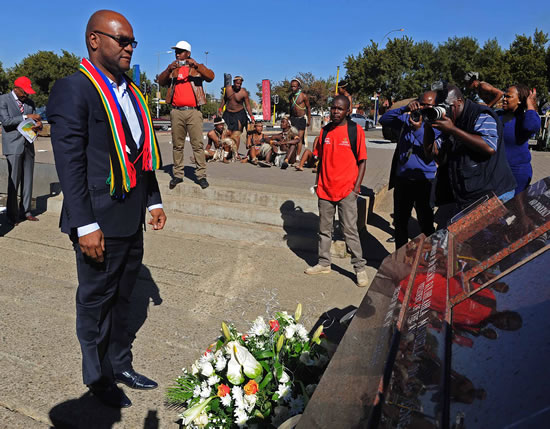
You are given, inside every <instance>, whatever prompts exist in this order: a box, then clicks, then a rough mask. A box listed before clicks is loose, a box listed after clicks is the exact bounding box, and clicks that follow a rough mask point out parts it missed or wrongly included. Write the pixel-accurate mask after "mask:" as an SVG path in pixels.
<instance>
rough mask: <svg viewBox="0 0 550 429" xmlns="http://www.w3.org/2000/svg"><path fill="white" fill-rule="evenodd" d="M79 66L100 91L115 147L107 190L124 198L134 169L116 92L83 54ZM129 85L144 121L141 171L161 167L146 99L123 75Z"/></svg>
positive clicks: (133, 179) (111, 157) (112, 152)
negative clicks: (127, 147)
mask: <svg viewBox="0 0 550 429" xmlns="http://www.w3.org/2000/svg"><path fill="white" fill-rule="evenodd" d="M79 70H80V71H81V72H82V73H84V75H85V76H86V77H87V78H88V79H90V81H91V82H92V84H93V85H94V87H95V88H96V89H97V92H98V93H99V97H100V98H101V102H102V103H103V107H104V109H105V112H106V113H107V118H108V120H109V125H110V126H111V133H112V137H113V140H112V141H113V145H114V150H113V148H111V150H110V164H111V166H110V174H109V178H108V179H107V183H108V184H109V186H110V193H111V195H112V196H114V197H117V198H124V195H125V194H127V193H128V192H130V190H131V189H132V188H133V187H135V186H136V169H135V167H134V164H133V163H132V162H131V161H130V160H129V159H128V153H127V152H126V135H125V134H124V129H123V127H122V119H121V111H122V109H121V107H120V104H119V102H118V100H117V98H116V95H115V93H114V91H113V88H112V87H111V83H110V82H109V79H108V78H107V76H105V74H104V73H103V72H102V71H101V70H99V69H98V68H97V67H95V66H94V65H93V64H92V63H91V62H90V61H88V60H87V59H86V58H83V59H82V62H81V63H80V67H79ZM124 79H125V80H126V84H127V85H128V92H129V93H130V95H131V97H132V98H133V99H134V100H135V101H136V105H137V107H138V109H137V110H138V111H137V112H136V113H137V115H138V116H139V117H140V118H141V120H142V123H143V132H144V137H145V138H144V141H143V152H142V155H141V157H142V162H141V164H142V168H143V170H144V171H153V170H157V169H159V168H160V166H161V165H160V164H161V161H160V153H159V148H158V142H157V139H156V136H155V133H154V132H153V123H152V121H151V113H150V112H149V107H148V106H147V103H146V102H145V98H144V97H143V94H142V93H141V91H140V90H139V88H138V87H137V86H136V85H135V84H134V82H132V81H131V80H130V79H129V78H128V77H127V76H124Z"/></svg>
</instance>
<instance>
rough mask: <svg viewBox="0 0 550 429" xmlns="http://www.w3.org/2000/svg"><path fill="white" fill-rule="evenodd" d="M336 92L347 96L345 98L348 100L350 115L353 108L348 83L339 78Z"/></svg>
mask: <svg viewBox="0 0 550 429" xmlns="http://www.w3.org/2000/svg"><path fill="white" fill-rule="evenodd" d="M338 94H340V95H343V96H344V97H347V99H348V100H349V112H348V116H350V115H351V114H352V110H353V102H352V100H351V94H350V93H349V92H348V83H347V82H346V81H345V80H341V81H340V82H338Z"/></svg>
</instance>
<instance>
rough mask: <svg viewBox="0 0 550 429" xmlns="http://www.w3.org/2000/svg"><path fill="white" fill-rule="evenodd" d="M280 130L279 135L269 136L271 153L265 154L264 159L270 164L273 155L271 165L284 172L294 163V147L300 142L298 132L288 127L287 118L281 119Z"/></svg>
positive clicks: (288, 121) (288, 120)
mask: <svg viewBox="0 0 550 429" xmlns="http://www.w3.org/2000/svg"><path fill="white" fill-rule="evenodd" d="M281 130H282V131H281V132H280V133H279V134H275V135H273V136H271V140H270V144H271V153H267V154H266V156H265V159H266V161H268V162H270V161H271V158H272V157H273V156H274V155H275V160H274V161H273V163H274V164H275V165H276V166H277V167H281V169H282V170H285V169H287V168H288V166H289V164H293V163H294V162H295V161H296V145H297V144H298V143H299V142H300V137H299V135H298V130H297V129H296V128H294V127H292V126H291V125H290V119H289V118H288V117H287V116H285V117H284V118H283V119H281Z"/></svg>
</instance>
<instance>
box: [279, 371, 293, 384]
mask: <svg viewBox="0 0 550 429" xmlns="http://www.w3.org/2000/svg"><path fill="white" fill-rule="evenodd" d="M289 381H290V377H289V376H288V374H287V373H286V372H284V371H283V375H281V378H279V383H281V384H286V383H288V382H289Z"/></svg>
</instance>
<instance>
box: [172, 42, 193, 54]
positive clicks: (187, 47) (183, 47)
mask: <svg viewBox="0 0 550 429" xmlns="http://www.w3.org/2000/svg"><path fill="white" fill-rule="evenodd" d="M170 49H181V50H182V51H189V52H191V45H190V44H189V43H188V42H186V41H185V40H180V41H179V42H178V43H176V46H172V48H170Z"/></svg>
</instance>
